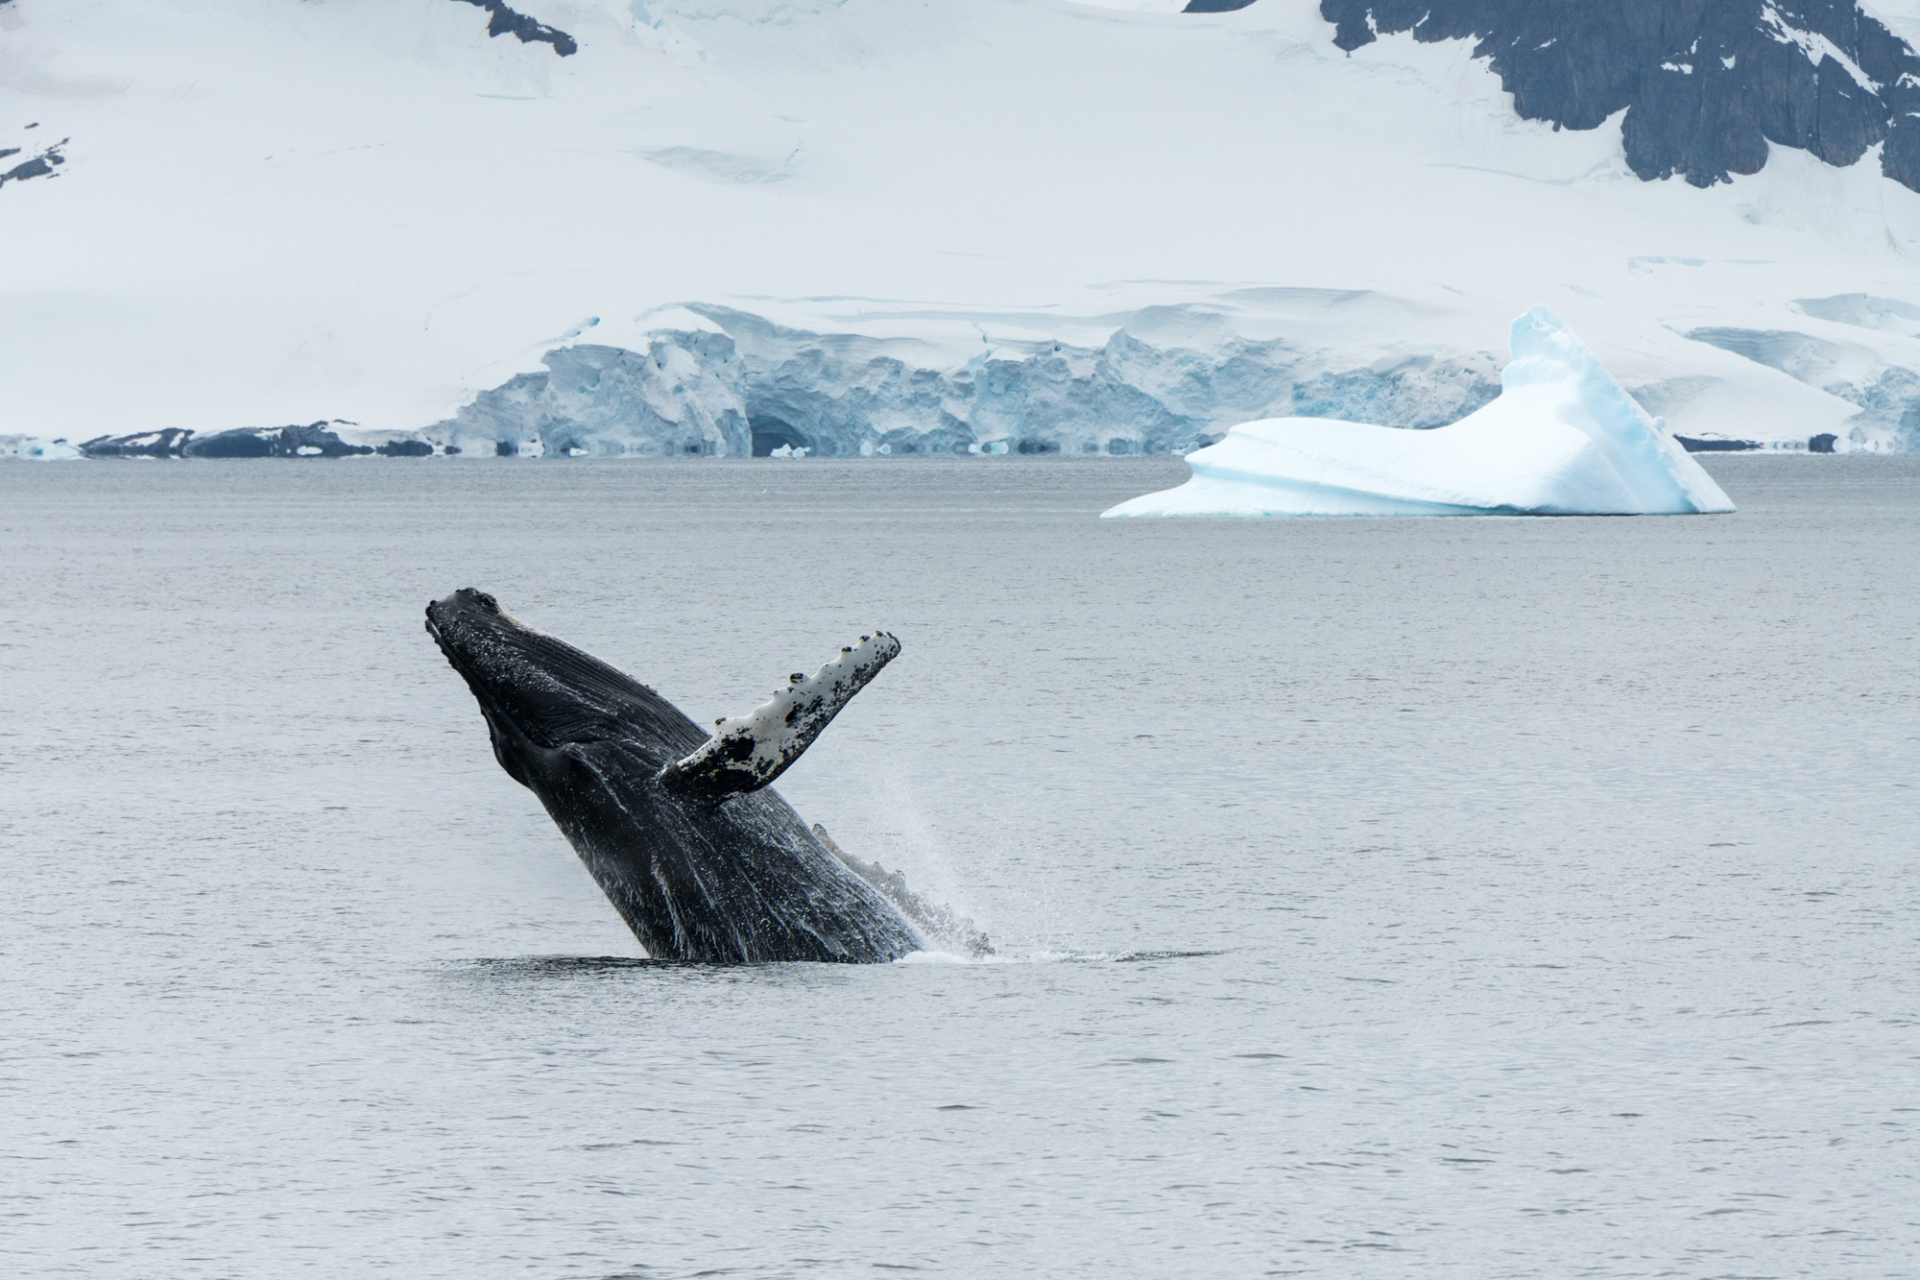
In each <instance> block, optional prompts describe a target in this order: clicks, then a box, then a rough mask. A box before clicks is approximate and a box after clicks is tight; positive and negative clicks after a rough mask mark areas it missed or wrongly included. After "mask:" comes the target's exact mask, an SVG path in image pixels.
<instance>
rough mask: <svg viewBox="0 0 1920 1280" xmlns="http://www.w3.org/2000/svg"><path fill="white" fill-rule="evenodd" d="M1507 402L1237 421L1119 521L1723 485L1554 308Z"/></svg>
mask: <svg viewBox="0 0 1920 1280" xmlns="http://www.w3.org/2000/svg"><path fill="white" fill-rule="evenodd" d="M1512 347H1513V362H1512V363H1511V364H1509V365H1508V366H1507V367H1506V368H1505V369H1504V370H1502V371H1501V374H1500V395H1499V397H1498V398H1497V399H1496V400H1494V401H1493V403H1491V404H1489V405H1487V406H1486V407H1485V408H1483V409H1480V410H1477V411H1476V412H1474V413H1470V414H1468V415H1467V416H1466V417H1464V418H1462V419H1460V420H1459V421H1458V422H1456V423H1454V424H1453V425H1452V426H1446V427H1436V428H1433V429H1431V430H1426V431H1409V430H1404V429H1401V428H1396V427H1375V426H1367V425H1363V424H1358V423H1352V422H1336V421H1333V420H1330V419H1326V418H1268V419H1265V420H1263V421H1260V422H1249V423H1246V424H1244V425H1242V426H1237V427H1235V428H1233V429H1232V430H1231V431H1229V432H1228V433H1227V438H1226V439H1224V440H1222V441H1221V442H1220V443H1219V444H1215V445H1210V446H1208V447H1207V448H1205V449H1200V450H1197V451H1195V452H1194V453H1190V454H1188V455H1187V465H1188V466H1190V467H1192V468H1193V478H1192V479H1190V480H1188V481H1187V482H1186V483H1185V484H1183V485H1181V486H1180V487H1179V488H1177V489H1168V490H1165V491H1163V492H1160V493H1150V494H1147V495H1145V496H1144V497H1139V498H1135V499H1133V500H1132V501H1130V502H1123V503H1121V504H1120V505H1119V506H1117V507H1114V508H1113V509H1112V510H1110V511H1107V512H1105V513H1103V514H1105V515H1108V516H1466V515H1561V516H1564V515H1690V514H1697V513H1707V512H1715V511H1731V510H1733V504H1732V503H1731V502H1729V501H1728V500H1727V495H1726V494H1725V493H1723V492H1721V490H1720V486H1719V485H1717V484H1715V483H1714V482H1713V478H1712V477H1710V476H1709V475H1707V473H1706V472H1705V471H1702V470H1701V469H1700V464H1699V463H1697V462H1695V461H1694V460H1693V459H1692V458H1690V457H1688V456H1687V454H1686V452H1685V450H1683V449H1682V448H1681V447H1680V445H1679V443H1678V442H1677V441H1675V440H1674V438H1673V437H1672V436H1670V435H1668V434H1667V430H1666V425H1665V424H1664V423H1663V422H1662V421H1661V420H1660V419H1658V418H1654V417H1651V416H1649V415H1648V414H1647V412H1646V411H1645V410H1643V409H1642V408H1641V407H1640V406H1639V405H1638V404H1636V403H1634V401H1633V399H1632V398H1631V397H1630V396H1628V395H1627V393H1626V392H1624V391H1622V390H1621V389H1620V386H1619V384H1618V383H1616V382H1615V381H1614V380H1613V379H1612V377H1610V376H1609V375H1608V373H1607V371H1606V370H1605V369H1604V368H1602V367H1601V364H1600V362H1599V361H1598V360H1596V359H1594V357H1593V353H1592V352H1590V351H1588V350H1587V349H1586V347H1585V346H1583V345H1582V344H1581V342H1580V339H1578V338H1576V337H1575V336H1574V335H1573V331H1572V330H1571V329H1569V328H1567V326H1566V324H1565V323H1564V322H1563V321H1562V320H1561V319H1560V318H1559V317H1558V316H1556V315H1554V314H1553V313H1552V312H1551V311H1548V310H1547V309H1546V308H1545V307H1535V308H1534V309H1533V310H1531V311H1529V312H1527V313H1526V314H1525V315H1523V316H1521V317H1520V318H1519V319H1518V320H1515V321H1514V322H1513V337H1512Z"/></svg>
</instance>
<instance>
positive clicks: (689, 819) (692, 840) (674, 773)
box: [427, 587, 984, 964]
mask: <svg viewBox="0 0 1920 1280" xmlns="http://www.w3.org/2000/svg"><path fill="white" fill-rule="evenodd" d="M427 631H428V632H429V633H430V634H431V635H432V636H433V638H434V640H435V641H436V642H437V643H438V644H439V646H440V650H441V652H442V653H444V654H446V656H447V661H448V662H450V663H451V664H452V665H453V669H454V670H456V671H458V672H459V673H460V674H461V675H462V676H463V677H465V679H466V682H467V686H468V688H470V689H471V690H472V691H473V696H474V699H475V700H476V701H477V702H479V704H480V714H481V715H482V716H483V717H484V718H485V719H486V722H487V732H488V735H489V736H490V737H491V738H492V740H493V754H494V758H495V759H496V760H498V761H499V762H500V767H501V768H502V769H505V770H506V771H507V774H508V776H510V777H511V778H513V780H514V781H516V782H518V783H520V784H521V785H522V786H524V787H526V788H527V789H528V790H530V791H532V792H533V793H534V794H535V795H536V796H538V797H539V798H540V803H541V804H543V805H544V806H546V810H547V813H548V814H550V815H551V816H552V818H553V820H554V823H555V824H556V825H557V826H559V828H560V830H561V831H562V832H563V833H564V834H565V835H566V837H567V839H568V841H569V842H570V843H571V844H572V845H573V848H574V851H575V852H576V853H578V854H579V855H580V860H581V861H582V862H584V863H585V864H586V866H587V870H588V871H590V872H591V873H592V874H593V878H594V879H595V880H596V881H597V882H598V883H599V885H600V887H601V889H602V890H604V891H605V892H606V895H607V898H608V899H609V900H610V901H611V902H612V903H613V906H614V909H615V910H617V911H618V912H619V913H620V917H621V919H623V920H625V921H626V923H627V927H628V928H630V929H632V930H633V935H634V937H636V938H638V939H639V940H640V945H641V946H643V947H645V948H646V951H647V954H648V955H649V956H651V957H653V958H654V959H656V960H692V961H703V962H708V963H723V964H725V963H752V962H760V961H772V960H825V961H839V962H842V963H876V962H882V961H888V960H895V959H898V958H899V957H901V956H903V955H906V954H908V953H909V952H913V951H918V950H922V949H924V947H925V946H926V941H925V938H924V937H923V935H922V933H921V932H920V930H919V929H916V928H915V926H914V924H913V923H912V922H910V921H909V919H908V918H907V916H906V915H905V914H903V911H902V909H901V907H899V906H897V905H896V902H897V901H908V902H909V904H910V905H911V902H912V900H911V899H901V898H900V897H899V895H898V894H895V893H891V892H889V891H888V890H887V888H886V887H885V886H876V885H875V884H873V883H870V882H869V881H868V880H867V879H865V878H863V877H862V876H861V875H860V874H858V873H857V872H856V871H855V869H854V868H853V867H852V866H850V865H849V863H850V862H852V860H851V859H846V858H845V857H844V855H840V854H839V851H838V849H837V848H835V847H833V846H832V844H831V842H830V841H826V840H825V838H824V837H825V833H824V832H820V833H819V834H816V832H817V831H818V830H819V829H818V828H814V829H809V828H808V826H807V824H806V823H804V822H802V821H801V820H800V817H799V815H798V814H796V813H795V812H794V811H793V809H792V808H791V807H790V806H789V805H788V804H787V802H786V801H785V800H782V799H781V798H780V797H779V795H777V794H776V793H774V792H773V791H772V790H770V789H768V786H767V784H768V783H770V782H772V781H773V780H774V779H775V778H777V777H779V776H780V774H781V773H782V772H784V771H785V770H786V769H787V767H788V766H789V765H791V764H792V763H793V762H794V761H795V760H797V759H798V758H799V757H800V753H801V752H803V751H805V750H806V749H807V746H808V744H810V743H811V742H812V741H813V740H814V738H816V737H817V736H819V733H820V731H821V730H822V729H824V728H826V726H827V722H828V721H830V720H832V719H833V717H834V716H835V715H836V714H838V713H839V711H840V709H841V708H842V707H844V706H846V704H847V702H848V700H849V699H851V698H852V697H853V695H854V694H856V693H858V692H859V691H860V690H861V689H862V688H863V687H864V686H865V685H866V684H867V682H868V681H870V680H872V679H873V677H874V676H875V675H877V674H879V672H880V669H881V668H882V667H884V666H886V664H887V663H888V662H890V661H892V660H893V657H894V655H895V654H897V653H899V652H900V642H899V641H898V640H896V639H894V637H892V636H891V635H888V634H887V633H885V632H881V631H876V632H874V633H873V634H871V635H865V636H862V637H860V642H859V643H858V644H857V645H849V646H847V647H845V648H843V649H841V651H840V653H839V654H838V656H836V657H835V658H833V659H832V660H831V661H829V662H828V663H826V664H825V665H824V666H822V667H820V668H819V670H817V671H816V672H814V674H813V675H811V676H808V675H805V674H804V673H798V672H796V673H795V674H793V675H792V676H790V677H789V678H788V681H787V687H786V688H785V689H783V690H781V691H780V692H779V693H776V694H775V695H774V697H773V700H772V701H770V702H767V703H765V704H764V705H762V706H760V707H757V708H755V709H754V710H753V711H751V712H749V713H748V714H746V715H744V716H735V717H731V718H727V719H722V720H720V721H718V722H716V725H715V728H714V730H713V732H712V733H706V732H703V731H702V730H701V729H700V728H699V727H698V726H696V725H695V724H694V723H693V721H691V720H689V719H688V718H687V717H686V716H684V715H682V714H681V713H680V711H679V710H678V709H677V708H676V707H675V706H674V705H673V704H672V703H670V702H668V701H667V700H666V699H665V698H663V697H661V696H660V695H659V694H658V693H655V692H654V691H653V690H652V689H650V688H648V687H647V686H645V685H643V684H641V683H639V682H638V681H636V680H634V679H632V678H631V677H629V676H627V675H625V674H623V673H621V672H619V671H616V670H615V669H614V668H612V667H610V666H608V665H607V664H606V663H604V662H601V661H600V660H599V659H597V658H594V657H592V656H591V655H589V654H586V653H583V652H581V651H580V650H579V649H576V648H574V647H573V646H572V645H569V644H564V643H562V642H561V641H559V640H556V639H554V638H553V637H552V636H549V635H545V634H543V633H541V632H539V631H535V630H534V629H532V628H531V627H528V626H525V625H523V624H521V623H519V622H517V621H515V620H514V619H513V618H510V617H508V616H507V615H506V614H505V613H503V612H501V610H500V605H499V603H498V602H497V601H496V600H495V599H494V598H493V597H492V596H490V595H488V594H486V593H485V592H483V591H477V590H475V589H473V588H471V587H466V588H462V589H461V590H459V591H456V592H454V593H453V594H452V595H450V596H447V597H445V598H444V599H440V600H435V601H434V602H433V603H431V604H429V605H428V606H427ZM982 945H984V939H983V940H982Z"/></svg>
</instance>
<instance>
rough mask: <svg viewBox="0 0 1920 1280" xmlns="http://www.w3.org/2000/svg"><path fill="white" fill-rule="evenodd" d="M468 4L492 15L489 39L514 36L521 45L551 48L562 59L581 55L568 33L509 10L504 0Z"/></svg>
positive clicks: (488, 22) (488, 23)
mask: <svg viewBox="0 0 1920 1280" xmlns="http://www.w3.org/2000/svg"><path fill="white" fill-rule="evenodd" d="M466 3H467V4H470V5H473V6H474V7H476V8H479V9H485V10H486V11H487V12H488V13H490V14H492V15H493V16H492V17H491V18H490V19H489V20H488V21H487V34H488V35H490V36H509V35H510V36H514V37H516V38H518V39H519V41H520V43H521V44H536V43H538V44H550V45H552V46H553V51H554V52H555V53H557V54H559V55H560V56H561V57H563V58H565V57H569V56H571V55H572V54H575V53H578V52H579V51H580V45H579V43H578V42H577V41H576V40H574V38H573V37H572V36H570V35H568V34H567V33H566V32H564V31H561V30H559V29H558V28H555V27H549V26H547V25H545V24H544V23H540V22H536V21H534V20H533V19H532V18H529V17H528V16H527V15H526V14H524V13H520V12H517V11H516V10H513V9H509V8H508V7H507V6H506V4H505V3H504V2H503V0H466Z"/></svg>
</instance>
